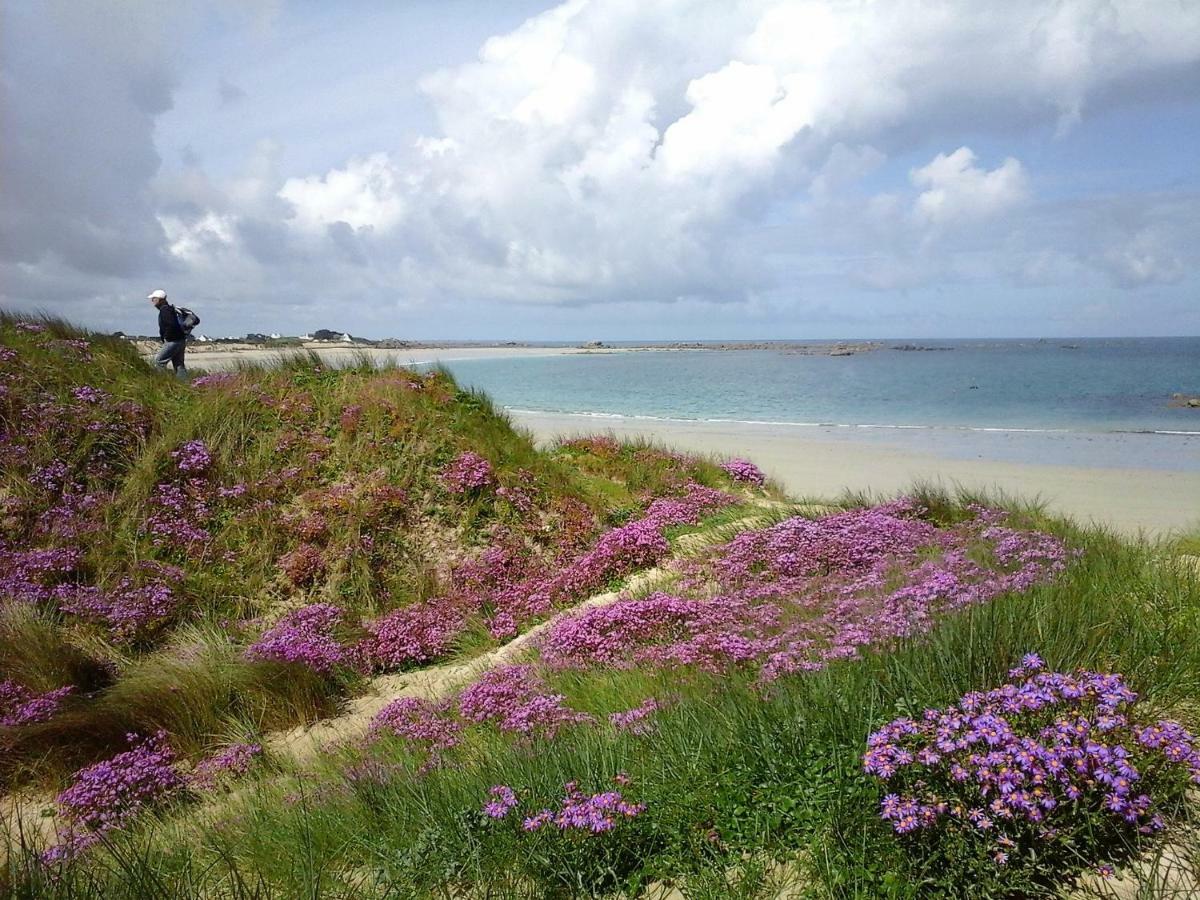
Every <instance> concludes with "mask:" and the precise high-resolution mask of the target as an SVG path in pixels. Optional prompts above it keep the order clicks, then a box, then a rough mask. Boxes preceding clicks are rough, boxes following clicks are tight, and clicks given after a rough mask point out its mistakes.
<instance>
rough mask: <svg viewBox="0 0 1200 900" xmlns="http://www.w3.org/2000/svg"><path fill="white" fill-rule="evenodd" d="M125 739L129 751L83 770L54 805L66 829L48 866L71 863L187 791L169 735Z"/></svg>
mask: <svg viewBox="0 0 1200 900" xmlns="http://www.w3.org/2000/svg"><path fill="white" fill-rule="evenodd" d="M127 738H128V740H129V743H130V745H131V746H130V749H129V750H126V751H125V752H123V753H118V754H117V755H116V756H114V757H112V758H111V759H106V760H104V761H103V762H98V763H95V764H94V765H91V766H87V767H86V768H83V769H80V770H79V771H78V772H76V773H75V778H74V781H73V783H72V784H71V786H70V787H69V788H67V789H66V790H65V791H63V792H62V793H61V794H59V795H58V797H57V799H56V800H55V803H56V804H57V806H58V810H59V814H60V816H61V818H62V820H63V823H64V826H65V827H64V828H63V829H62V830H61V831H60V834H59V839H60V840H59V844H58V846H56V847H54V848H52V849H51V850H50V851H48V852H47V854H46V861H47V862H57V861H60V860H63V859H69V858H71V857H72V856H74V855H75V853H77V852H78V851H80V850H83V849H85V848H86V847H88V846H90V845H91V844H94V843H95V842H96V841H97V840H98V839H99V837H100V835H103V834H105V833H107V832H109V831H113V830H114V829H117V828H121V827H123V826H125V825H127V824H128V823H129V822H130V821H132V820H133V818H134V817H135V816H136V815H137V814H138V813H139V812H141V811H142V810H143V809H144V808H146V807H147V806H150V805H152V804H155V803H157V802H159V801H161V800H163V799H165V798H166V797H169V796H170V795H171V794H174V793H176V792H178V791H179V790H180V789H181V788H183V787H184V780H183V777H182V776H181V775H180V774H179V772H178V770H177V769H176V767H175V761H176V760H175V752H174V751H173V750H172V749H171V747H170V745H169V744H168V743H167V733H166V732H165V731H159V732H156V733H155V734H153V735H151V736H150V737H148V738H142V737H139V736H138V735H136V734H131V735H128V736H127Z"/></svg>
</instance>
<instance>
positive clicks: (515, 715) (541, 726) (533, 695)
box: [458, 664, 592, 738]
mask: <svg viewBox="0 0 1200 900" xmlns="http://www.w3.org/2000/svg"><path fill="white" fill-rule="evenodd" d="M565 700H566V697H565V696H564V695H562V694H553V693H550V692H549V690H548V688H547V686H546V683H545V682H544V681H543V680H542V677H541V676H540V675H539V674H538V673H537V671H536V670H535V669H534V667H533V666H532V665H528V664H523V665H514V666H500V667H499V668H495V669H492V670H490V671H488V672H486V673H484V675H483V677H481V678H480V679H479V680H478V681H476V682H475V683H474V684H472V685H471V686H470V687H468V688H466V689H465V690H463V692H462V693H461V694H459V697H458V708H459V712H461V713H462V716H463V718H465V719H468V720H470V721H472V722H481V723H482V722H493V723H495V724H496V726H497V727H498V728H499V729H500V730H501V731H506V732H512V733H515V734H520V735H524V736H526V737H544V738H552V737H554V735H555V734H557V733H558V732H559V731H560V730H561V729H562V728H564V727H566V726H568V725H576V724H582V723H585V722H591V721H592V717H591V716H589V715H587V714H586V713H581V712H576V711H575V710H573V709H571V708H569V707H568V706H566V704H565V703H564V701H565Z"/></svg>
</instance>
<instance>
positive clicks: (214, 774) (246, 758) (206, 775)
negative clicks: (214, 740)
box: [188, 744, 263, 790]
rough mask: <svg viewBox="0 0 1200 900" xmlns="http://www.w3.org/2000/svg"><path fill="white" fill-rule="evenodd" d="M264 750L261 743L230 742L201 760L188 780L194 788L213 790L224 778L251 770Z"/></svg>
mask: <svg viewBox="0 0 1200 900" xmlns="http://www.w3.org/2000/svg"><path fill="white" fill-rule="evenodd" d="M262 752H263V748H262V745H261V744H230V745H229V746H228V747H225V748H224V749H223V750H220V751H218V752H217V753H215V754H213V755H212V756H210V757H208V759H205V760H202V761H201V762H199V763H198V764H197V765H196V768H195V770H194V771H193V772H192V774H191V777H190V778H189V779H188V782H189V784H191V786H192V787H194V788H198V789H200V790H212V789H214V788H215V787H217V785H218V784H220V783H221V782H222V781H224V780H227V779H231V778H238V777H240V776H242V775H245V774H246V773H247V772H249V771H250V768H251V766H252V765H253V764H254V761H255V760H256V759H258V758H259V757H260V756H261V755H262Z"/></svg>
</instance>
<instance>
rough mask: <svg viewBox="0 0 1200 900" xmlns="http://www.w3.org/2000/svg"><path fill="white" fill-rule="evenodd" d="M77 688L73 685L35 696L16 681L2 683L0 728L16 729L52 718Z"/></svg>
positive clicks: (0, 683) (0, 685)
mask: <svg viewBox="0 0 1200 900" xmlns="http://www.w3.org/2000/svg"><path fill="white" fill-rule="evenodd" d="M74 690H75V688H74V687H73V686H72V685H67V686H66V687H60V688H55V689H54V690H52V691H47V692H46V693H44V694H35V693H33V692H32V691H30V690H29V689H28V688H26V687H24V686H23V685H20V684H17V683H16V682H15V681H12V680H10V679H5V680H4V681H0V726H5V727H8V728H15V727H17V726H19V725H29V724H32V723H34V722H45V721H46V720H47V719H49V718H51V717H52V716H53V715H54V714H55V713H56V712H58V709H59V707H60V706H61V705H62V702H63V700H64V699H66V698H67V697H68V696H69V695H70V694H71V692H72V691H74Z"/></svg>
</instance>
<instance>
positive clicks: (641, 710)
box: [608, 697, 662, 737]
mask: <svg viewBox="0 0 1200 900" xmlns="http://www.w3.org/2000/svg"><path fill="white" fill-rule="evenodd" d="M660 709H662V704H660V703H659V702H658V701H657V700H656V699H654V698H653V697H647V698H646V699H645V700H644V701H642V703H640V704H639V705H638V706H635V707H634V708H633V709H627V710H625V711H624V712H615V713H612V714H611V715H609V717H608V721H609V723H610V724H611V725H612V726H613V728H615V729H617V730H618V731H626V732H628V733H629V734H632V735H636V736H638V737H645V736H646V735H648V734H650V733H651V732H653V731H654V721H653V716H654V714H655V713H656V712H658V711H659V710H660Z"/></svg>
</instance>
